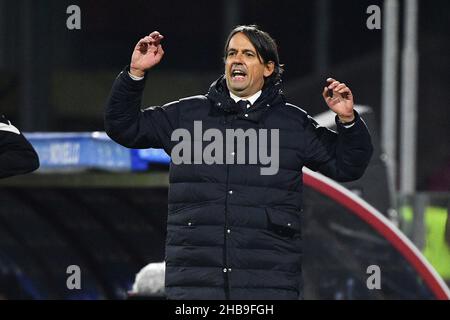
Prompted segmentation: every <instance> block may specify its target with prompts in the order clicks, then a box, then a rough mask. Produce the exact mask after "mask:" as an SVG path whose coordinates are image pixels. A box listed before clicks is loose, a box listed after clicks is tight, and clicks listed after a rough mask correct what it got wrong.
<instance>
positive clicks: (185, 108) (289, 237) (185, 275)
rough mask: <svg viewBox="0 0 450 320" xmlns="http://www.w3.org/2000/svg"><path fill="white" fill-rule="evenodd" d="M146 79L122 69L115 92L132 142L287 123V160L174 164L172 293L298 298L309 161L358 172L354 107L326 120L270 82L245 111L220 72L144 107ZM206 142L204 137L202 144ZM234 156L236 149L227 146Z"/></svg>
mask: <svg viewBox="0 0 450 320" xmlns="http://www.w3.org/2000/svg"><path fill="white" fill-rule="evenodd" d="M144 85H145V81H134V80H132V79H130V77H129V76H128V74H127V71H126V70H124V71H123V72H122V73H121V74H120V75H119V76H118V77H117V79H116V81H115V83H114V85H113V89H112V93H111V96H110V98H109V100H108V103H107V107H106V115H105V128H106V132H107V133H108V135H109V136H110V137H111V138H112V139H114V140H115V141H116V142H118V143H119V144H121V145H124V146H126V147H130V148H148V147H154V148H164V149H165V150H166V152H168V153H169V154H170V153H171V150H172V148H173V146H174V142H171V133H172V132H173V130H174V129H176V128H186V129H188V130H189V131H190V132H191V135H192V136H194V134H193V122H194V121H195V120H201V121H202V126H203V131H205V130H207V129H209V128H216V129H219V130H220V131H221V132H224V131H225V129H227V128H233V129H236V128H242V129H244V130H246V129H249V128H255V129H260V128H264V129H279V136H280V141H279V144H280V151H279V152H280V165H279V167H280V168H279V171H278V173H277V174H275V175H261V174H260V168H261V166H260V165H251V164H247V165H242V164H212V165H207V164H180V165H174V164H173V163H172V164H171V167H170V187H169V212H168V226H167V228H168V232H167V239H166V293H167V296H168V298H169V299H298V297H299V295H301V289H300V288H301V262H302V242H301V241H302V240H301V211H302V209H301V208H302V173H301V169H302V167H303V166H308V167H309V168H312V169H313V170H319V171H321V172H323V173H325V174H326V175H328V176H330V177H331V178H333V179H335V180H338V181H349V180H354V179H358V178H359V177H361V175H362V174H363V173H364V170H365V168H366V167H367V164H368V162H369V159H370V157H371V154H372V145H371V140H370V135H369V132H368V130H367V128H366V126H365V124H364V122H363V121H362V120H361V119H360V118H359V116H358V115H357V114H356V117H357V121H356V123H355V124H354V125H353V126H352V127H351V128H344V127H343V126H342V125H340V124H338V127H337V128H338V129H337V130H338V134H336V133H335V132H332V131H330V130H328V129H325V128H321V127H318V125H317V124H316V123H315V122H314V120H313V119H312V118H310V117H309V116H308V115H307V114H306V113H305V112H304V111H303V110H301V109H300V108H298V107H296V106H294V105H291V104H288V103H286V102H285V99H284V97H283V95H282V94H281V90H280V88H279V84H277V85H269V86H267V87H266V88H264V89H263V93H262V95H261V96H260V98H259V99H258V100H257V101H256V103H255V105H254V106H252V107H251V108H250V109H248V114H247V116H246V115H245V114H243V111H239V110H237V109H236V103H235V102H234V101H233V100H232V99H231V98H230V97H229V93H228V90H227V88H226V85H225V81H224V79H223V78H222V77H221V78H219V80H217V81H216V82H215V83H213V85H212V86H211V88H210V90H209V92H208V94H207V95H200V96H195V97H190V98H186V99H181V100H179V101H176V102H173V103H170V104H167V105H165V106H163V107H154V108H148V109H146V110H145V111H140V105H141V96H142V91H143V88H144ZM204 145H206V143H205V144H204ZM228 156H230V155H228Z"/></svg>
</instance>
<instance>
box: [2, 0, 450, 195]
mask: <svg viewBox="0 0 450 320" xmlns="http://www.w3.org/2000/svg"><path fill="white" fill-rule="evenodd" d="M320 3H322V4H323V3H324V4H325V7H324V8H320ZM71 4H76V5H78V6H79V7H80V8H81V30H68V29H67V27H66V20H67V18H68V17H69V14H67V13H66V8H67V7H68V6H69V5H71ZM372 4H375V5H379V6H380V7H381V8H382V9H383V1H379V0H341V1H334V0H328V1H322V2H321V1H303V0H301V1H300V0H297V1H273V0H272V1H269V0H258V1H257V0H245V1H230V0H228V1H175V0H171V1H143V0H132V1H127V2H125V1H123V2H118V1H106V0H96V1H87V0H86V1H56V0H48V1H31V0H18V1H14V2H12V1H6V0H0V112H1V113H5V114H7V115H8V117H9V118H10V119H11V120H12V121H13V122H14V123H15V124H16V125H17V126H18V127H20V129H21V130H23V131H29V132H31V131H94V130H95V131H103V120H102V116H103V106H104V103H105V100H106V97H107V95H108V93H109V90H110V87H111V84H112V81H113V80H114V77H115V76H116V75H117V74H118V72H119V71H120V70H121V69H122V68H123V67H124V66H125V65H126V64H127V63H129V59H130V56H131V52H132V49H133V47H134V45H135V43H136V42H137V41H138V40H139V38H141V37H143V36H145V35H147V34H148V33H150V32H151V31H153V30H158V31H160V32H161V33H162V34H164V35H165V39H164V43H163V45H164V49H165V52H166V54H165V56H164V59H163V61H162V62H161V64H160V65H159V66H157V67H156V68H155V69H154V70H152V72H151V76H150V77H149V80H148V84H147V89H146V95H145V104H146V105H155V104H162V103H166V102H169V101H171V100H174V99H177V98H180V97H183V96H188V95H194V94H199V93H205V92H206V91H207V89H208V87H209V84H210V83H211V82H212V81H213V80H215V79H216V78H217V77H218V76H219V74H221V72H222V71H223V64H222V50H223V44H224V41H225V39H226V36H227V34H228V32H229V30H230V29H231V28H232V27H233V26H234V25H236V24H252V23H256V24H258V25H259V26H260V27H261V28H262V29H264V30H266V31H268V32H269V33H270V34H271V35H272V36H273V37H274V38H275V39H276V41H277V42H278V45H279V53H280V57H281V62H282V63H284V64H285V69H286V72H285V74H284V83H285V93H286V95H287V97H288V98H289V100H290V101H291V102H293V103H295V104H297V105H299V106H301V107H303V108H304V109H306V110H307V111H308V112H309V113H311V114H312V115H314V114H317V113H320V112H323V111H325V110H326V109H327V107H326V105H325V104H324V103H323V101H322V98H321V90H322V88H323V84H324V80H325V79H326V77H328V76H333V77H336V78H337V79H339V80H342V81H345V82H346V83H347V84H348V85H349V86H350V87H351V88H352V91H353V92H354V94H355V98H356V102H357V103H358V104H364V105H369V106H371V107H372V108H373V109H374V114H375V116H376V118H377V121H378V123H377V125H378V126H379V121H380V118H381V109H380V104H381V54H382V51H381V50H382V30H369V29H367V27H366V20H367V18H368V17H369V15H368V14H367V13H366V9H367V7H368V6H369V5H372ZM400 4H401V8H400V12H402V9H403V5H404V1H400ZM449 12H450V2H449V1H446V0H431V1H419V25H418V30H419V77H420V79H419V92H418V99H419V100H418V168H417V175H418V176H417V180H418V189H419V190H435V191H448V190H449V188H448V184H446V181H449V180H445V177H446V176H447V177H448V176H449V175H450V174H449V172H450V143H449V142H450V141H449V137H450V125H449V118H450V117H449V116H448V113H447V109H448V107H447V105H448V101H450V93H449V90H448V86H449V84H450V81H449V79H448V70H450V68H449V66H450V65H449V64H450V63H449V59H448V57H449V56H450V45H449V43H448V39H449V35H450V21H449V19H448V14H449ZM401 22H402V21H400V26H402V23H401ZM320 27H322V29H321V28H320ZM320 30H323V32H324V34H325V35H324V36H323V38H322V42H320V41H318V40H316V39H318V36H317V35H318V34H319V33H320ZM402 34H403V33H401V34H400V41H401V40H402ZM324 39H325V40H324ZM400 48H401V45H400ZM399 88H400V87H399ZM399 118H400V120H401V115H399ZM371 130H373V131H375V130H378V128H376V127H374V128H371ZM448 179H450V178H448Z"/></svg>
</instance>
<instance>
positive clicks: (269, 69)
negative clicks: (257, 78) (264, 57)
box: [264, 61, 275, 78]
mask: <svg viewBox="0 0 450 320" xmlns="http://www.w3.org/2000/svg"><path fill="white" fill-rule="evenodd" d="M274 70H275V63H274V62H273V61H269V62H267V63H266V64H265V65H264V77H266V78H268V77H270V76H271V75H272V73H273V71H274Z"/></svg>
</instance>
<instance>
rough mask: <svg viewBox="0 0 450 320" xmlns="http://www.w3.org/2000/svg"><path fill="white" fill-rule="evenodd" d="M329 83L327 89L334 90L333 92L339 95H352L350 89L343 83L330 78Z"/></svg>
mask: <svg viewBox="0 0 450 320" xmlns="http://www.w3.org/2000/svg"><path fill="white" fill-rule="evenodd" d="M327 82H328V87H326V88H328V89H331V90H333V92H337V93H340V94H345V95H348V94H349V95H351V94H352V92H351V90H350V88H348V87H347V85H346V84H345V83H341V82H339V81H337V80H335V79H333V78H328V79H327Z"/></svg>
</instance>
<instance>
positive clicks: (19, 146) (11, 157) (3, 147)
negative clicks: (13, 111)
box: [0, 115, 39, 178]
mask: <svg viewBox="0 0 450 320" xmlns="http://www.w3.org/2000/svg"><path fill="white" fill-rule="evenodd" d="M38 168H39V158H38V155H37V153H36V151H35V150H34V149H33V147H32V146H31V144H30V143H29V142H28V141H27V139H26V138H25V137H24V136H23V135H22V134H21V133H20V131H19V130H18V129H17V128H16V127H14V126H13V125H12V124H11V122H9V121H8V120H7V119H6V118H5V116H3V115H1V116H0V178H6V177H11V176H15V175H19V174H25V173H29V172H32V171H34V170H37V169H38Z"/></svg>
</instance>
